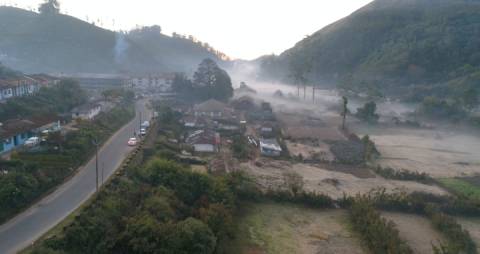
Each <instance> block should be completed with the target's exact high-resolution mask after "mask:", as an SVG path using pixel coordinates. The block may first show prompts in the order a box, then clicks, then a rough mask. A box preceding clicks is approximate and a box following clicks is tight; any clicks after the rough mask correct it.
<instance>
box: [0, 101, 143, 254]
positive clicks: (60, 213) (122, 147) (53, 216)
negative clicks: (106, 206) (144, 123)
mask: <svg viewBox="0 0 480 254" xmlns="http://www.w3.org/2000/svg"><path fill="white" fill-rule="evenodd" d="M136 108H137V114H136V117H135V119H134V120H132V121H131V122H130V123H128V124H127V125H125V126H124V127H123V128H122V129H120V130H119V131H118V132H117V133H115V134H114V135H113V136H112V137H111V138H110V140H109V141H107V142H106V143H105V145H104V146H103V147H102V148H101V149H100V150H99V169H100V172H101V169H102V166H104V177H105V180H106V179H107V178H108V177H109V176H111V175H112V174H113V173H114V171H115V170H116V169H117V168H118V167H119V166H120V164H121V162H122V161H123V159H124V158H125V156H126V155H127V154H128V153H129V152H130V151H131V150H132V148H130V147H128V146H127V145H126V143H127V140H128V138H129V137H131V136H132V135H133V132H134V130H136V131H137V133H138V129H139V125H140V114H138V112H142V114H141V115H142V116H143V119H145V118H146V116H148V117H150V116H151V112H149V111H148V109H146V108H145V102H138V103H137V105H136ZM100 180H101V177H100ZM94 192H95V158H92V159H91V160H90V161H89V162H88V163H87V164H86V165H85V166H84V167H83V168H82V169H81V170H80V171H79V172H78V173H77V174H76V175H75V176H74V177H73V178H72V179H70V180H69V181H68V182H66V183H64V184H63V185H61V186H60V187H59V188H58V189H57V190H56V191H55V192H53V193H51V194H50V195H48V196H47V197H45V198H44V199H42V200H41V201H39V202H38V203H36V204H35V205H33V206H32V207H31V208H29V209H28V210H26V211H25V212H23V213H21V214H19V215H18V216H16V217H15V218H13V219H12V220H10V221H8V222H7V223H5V224H3V225H1V226H0V253H1V254H7V253H15V252H17V251H20V250H22V249H23V248H25V247H27V246H28V245H29V244H31V243H32V242H33V241H35V240H36V239H38V238H39V237H40V236H42V235H43V234H44V233H45V232H47V231H48V230H49V229H51V228H52V227H53V226H55V225H56V224H57V223H59V222H60V221H62V220H63V219H64V218H65V217H66V216H67V215H68V214H70V213H71V212H72V211H74V210H75V209H76V208H78V207H79V206H80V205H81V204H82V203H83V202H85V201H86V200H87V199H88V198H89V197H90V196H91V195H92V194H93V193H94Z"/></svg>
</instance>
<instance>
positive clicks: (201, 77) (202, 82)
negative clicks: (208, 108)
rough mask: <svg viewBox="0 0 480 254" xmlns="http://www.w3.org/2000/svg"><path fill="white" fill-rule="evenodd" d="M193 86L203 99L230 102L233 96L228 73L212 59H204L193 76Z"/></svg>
mask: <svg viewBox="0 0 480 254" xmlns="http://www.w3.org/2000/svg"><path fill="white" fill-rule="evenodd" d="M193 85H194V88H195V89H196V90H198V93H199V95H200V97H202V99H217V100H224V101H225V100H228V99H229V98H230V97H232V96H233V87H232V80H231V79H230V76H229V75H228V73H227V72H226V71H225V70H223V69H221V68H220V67H218V65H217V63H215V61H213V60H212V59H210V58H207V59H204V60H203V61H202V62H201V63H200V65H199V66H198V69H197V71H196V72H195V74H194V75H193Z"/></svg>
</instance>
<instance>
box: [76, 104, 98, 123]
mask: <svg viewBox="0 0 480 254" xmlns="http://www.w3.org/2000/svg"><path fill="white" fill-rule="evenodd" d="M100 112H102V106H101V105H100V104H99V103H88V104H84V105H82V106H79V107H76V108H74V109H73V110H72V119H82V120H92V119H94V118H95V117H96V116H97V115H98V114H100Z"/></svg>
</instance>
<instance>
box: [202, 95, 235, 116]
mask: <svg viewBox="0 0 480 254" xmlns="http://www.w3.org/2000/svg"><path fill="white" fill-rule="evenodd" d="M193 111H194V114H195V116H206V117H211V118H222V117H225V116H228V115H229V114H231V113H232V110H231V109H229V108H228V106H227V104H225V103H223V102H220V101H217V100H214V99H210V100H208V101H205V102H203V103H200V104H197V105H195V106H194V107H193Z"/></svg>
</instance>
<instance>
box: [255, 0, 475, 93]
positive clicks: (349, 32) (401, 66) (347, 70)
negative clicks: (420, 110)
mask: <svg viewBox="0 0 480 254" xmlns="http://www.w3.org/2000/svg"><path fill="white" fill-rule="evenodd" d="M479 24H480V2H479V1H461V0H442V1H433V0H408V1H399V0H377V1H374V2H372V3H371V4H369V5H367V6H365V7H364V8H362V9H360V10H358V11H356V12H355V13H353V14H352V15H350V16H348V17H346V18H344V19H342V20H340V21H338V22H336V23H334V24H331V25H329V26H327V27H325V28H324V29H322V30H320V31H318V32H316V33H314V34H313V35H311V36H309V37H308V38H306V39H304V40H302V41H300V42H298V43H297V44H296V45H295V46H294V47H293V48H291V49H289V50H287V51H285V52H284V53H282V54H281V55H280V56H265V57H262V58H260V59H258V60H257V61H258V62H260V64H261V66H262V70H263V77H264V78H271V77H275V76H282V77H283V78H287V75H286V74H288V73H290V72H291V69H292V66H296V68H297V69H300V70H303V72H305V73H306V75H307V76H308V79H310V80H313V81H320V80H324V81H333V82H335V83H337V84H341V85H344V86H349V87H350V88H352V89H359V90H361V89H366V88H372V87H373V88H375V89H380V90H391V91H395V90H396V89H398V88H402V87H406V86H411V85H413V86H416V87H419V86H432V85H433V86H436V87H445V86H447V83H449V82H450V83H454V84H453V85H457V84H460V85H461V84H463V83H471V82H474V80H477V79H476V76H478V75H476V74H478V71H479V70H480V69H479V64H480V53H478V52H480V25H479ZM472 79H473V80H472ZM448 85H450V84H448ZM430 88H431V87H428V88H427V89H430Z"/></svg>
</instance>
